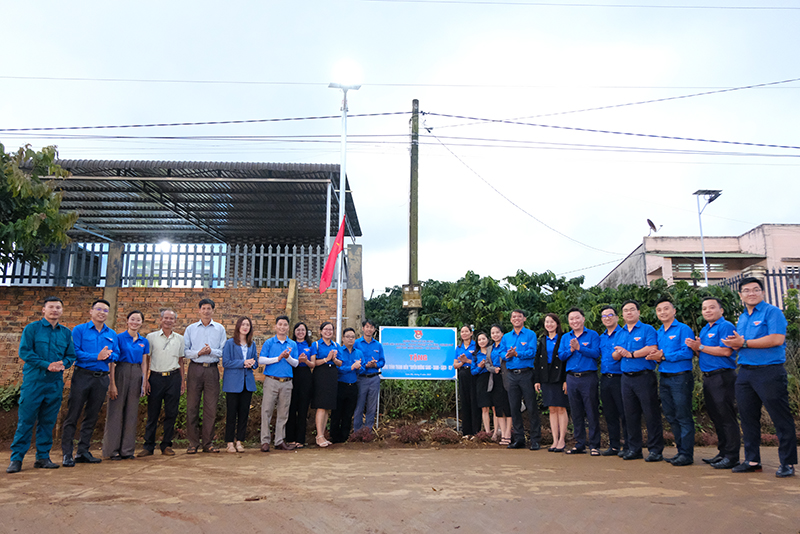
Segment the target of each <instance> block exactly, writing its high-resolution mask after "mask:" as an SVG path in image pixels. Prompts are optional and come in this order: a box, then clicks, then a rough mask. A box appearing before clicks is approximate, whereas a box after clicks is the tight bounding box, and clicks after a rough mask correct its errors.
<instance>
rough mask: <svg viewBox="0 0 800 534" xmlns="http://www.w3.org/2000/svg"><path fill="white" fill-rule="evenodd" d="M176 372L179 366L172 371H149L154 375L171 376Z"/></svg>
mask: <svg viewBox="0 0 800 534" xmlns="http://www.w3.org/2000/svg"><path fill="white" fill-rule="evenodd" d="M177 372H180V368H178V369H173V370H172V371H167V372H164V373H162V372H161V371H151V374H154V375H156V376H172V375H174V374H175V373H177Z"/></svg>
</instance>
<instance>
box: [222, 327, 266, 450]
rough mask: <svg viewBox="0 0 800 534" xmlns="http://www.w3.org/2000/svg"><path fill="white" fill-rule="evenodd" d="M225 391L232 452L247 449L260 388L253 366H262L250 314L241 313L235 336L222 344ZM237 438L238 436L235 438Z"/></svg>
mask: <svg viewBox="0 0 800 534" xmlns="http://www.w3.org/2000/svg"><path fill="white" fill-rule="evenodd" d="M222 367H224V368H225V372H224V374H223V375H222V391H224V392H225V402H226V403H227V415H226V416H225V441H226V442H227V443H228V449H227V450H228V452H231V453H237V452H244V446H243V445H242V441H244V439H245V437H246V433H247V420H248V419H249V417H250V400H251V398H252V396H253V392H254V391H255V390H256V379H255V377H254V376H253V369H255V368H256V367H258V351H256V344H255V343H253V323H252V321H250V318H249V317H239V320H238V321H236V327H235V328H234V329H233V337H232V338H230V339H229V340H228V341H226V342H225V345H223V346H222ZM234 439H235V440H236V441H235V442H234Z"/></svg>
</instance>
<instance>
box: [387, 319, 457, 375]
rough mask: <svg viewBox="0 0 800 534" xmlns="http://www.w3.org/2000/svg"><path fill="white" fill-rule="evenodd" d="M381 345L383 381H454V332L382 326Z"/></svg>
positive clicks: (443, 329)
mask: <svg viewBox="0 0 800 534" xmlns="http://www.w3.org/2000/svg"><path fill="white" fill-rule="evenodd" d="M380 341H381V344H382V345H383V354H384V356H385V358H386V365H385V366H384V367H383V371H382V372H381V376H382V377H383V378H384V379H400V380H412V379H413V380H455V378H456V371H455V369H453V360H455V358H456V329H455V328H431V327H404V326H382V327H381V339H380Z"/></svg>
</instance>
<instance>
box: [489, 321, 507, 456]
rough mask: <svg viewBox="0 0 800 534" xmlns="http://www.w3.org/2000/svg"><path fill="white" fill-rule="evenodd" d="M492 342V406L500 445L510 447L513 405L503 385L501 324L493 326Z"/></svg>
mask: <svg viewBox="0 0 800 534" xmlns="http://www.w3.org/2000/svg"><path fill="white" fill-rule="evenodd" d="M490 333H491V336H492V341H493V342H494V343H493V344H492V358H491V360H492V368H490V369H489V372H490V373H493V374H492V381H491V388H492V406H493V407H494V420H495V423H494V424H495V428H500V432H501V435H502V439H501V440H500V445H504V446H508V445H510V444H511V405H510V404H509V402H508V392H507V391H506V388H505V385H504V383H503V375H502V374H501V372H500V371H501V368H502V365H503V363H502V362H503V359H504V357H505V355H506V348H505V346H504V345H503V329H502V327H501V326H500V325H499V324H494V325H492V329H491V330H490Z"/></svg>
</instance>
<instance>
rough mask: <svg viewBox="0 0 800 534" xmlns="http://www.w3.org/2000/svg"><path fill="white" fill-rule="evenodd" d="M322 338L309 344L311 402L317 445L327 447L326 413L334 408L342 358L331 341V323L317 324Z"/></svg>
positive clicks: (337, 346) (334, 343)
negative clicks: (312, 388)
mask: <svg viewBox="0 0 800 534" xmlns="http://www.w3.org/2000/svg"><path fill="white" fill-rule="evenodd" d="M319 333H320V335H321V336H322V339H318V340H317V341H315V342H314V343H313V344H312V345H311V355H312V356H314V357H315V358H316V360H315V362H314V374H313V376H314V400H313V401H312V403H311V406H312V407H313V408H316V410H317V413H316V415H315V420H316V423H317V445H319V446H320V447H328V446H329V445H331V442H330V441H328V440H327V439H325V427H326V426H327V425H328V413H329V411H330V410H335V409H336V395H337V392H338V389H339V385H338V384H339V372H338V367H341V365H342V360H340V359H339V358H338V356H339V351H340V350H341V347H340V346H339V345H338V344H337V343H336V342H335V341H333V324H332V323H330V322H329V321H325V322H324V323H322V324H321V325H319Z"/></svg>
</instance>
